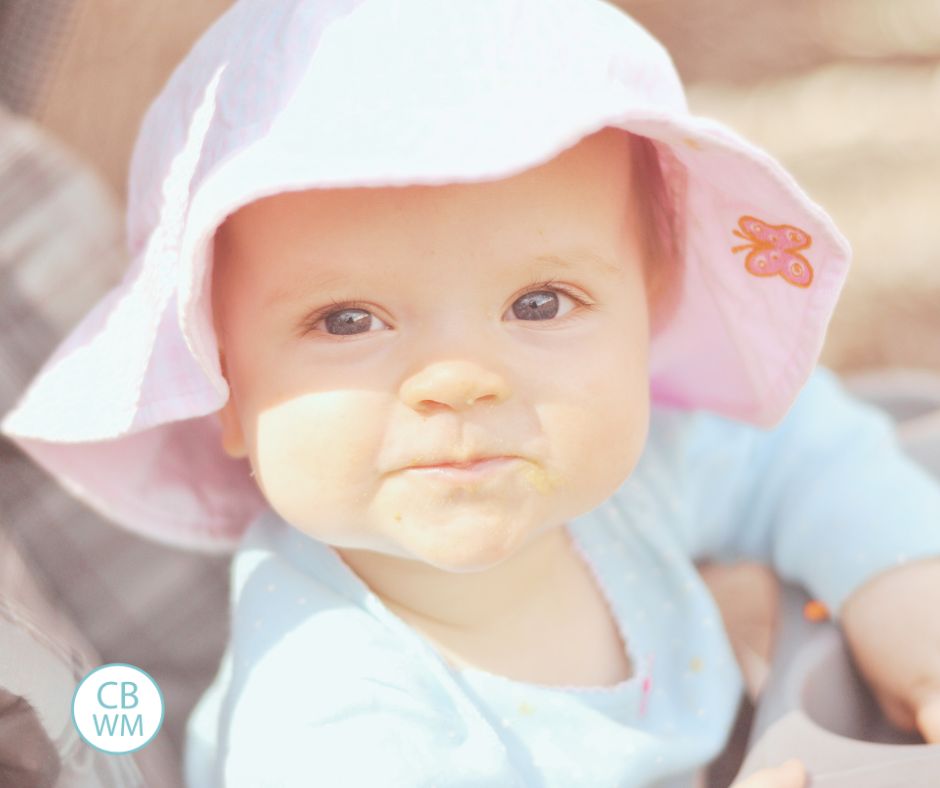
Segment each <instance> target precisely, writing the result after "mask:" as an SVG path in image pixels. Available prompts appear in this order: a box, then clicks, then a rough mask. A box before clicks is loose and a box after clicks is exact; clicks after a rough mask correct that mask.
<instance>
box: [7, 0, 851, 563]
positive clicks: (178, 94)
mask: <svg viewBox="0 0 940 788" xmlns="http://www.w3.org/2000/svg"><path fill="white" fill-rule="evenodd" d="M605 126H613V127H617V128H620V129H625V130H627V131H630V132H633V133H635V134H638V135H643V136H645V137H648V138H649V139H651V140H653V141H654V143H655V146H656V149H657V151H658V154H659V156H660V160H661V162H662V164H663V167H664V171H665V173H666V177H667V180H668V182H669V183H670V184H671V186H672V187H674V188H672V189H671V191H672V192H673V194H674V200H675V206H674V207H675V209H676V211H677V215H678V216H680V217H681V225H680V226H681V228H682V233H683V237H682V238H681V244H680V246H681V248H682V250H683V254H684V260H682V261H680V262H681V268H680V270H682V272H683V273H682V281H681V282H680V283H679V285H680V286H679V290H678V295H677V301H676V309H675V312H674V313H673V315H672V318H671V320H670V321H669V322H668V323H667V324H666V325H665V326H663V327H662V328H660V329H659V330H658V331H657V333H655V334H654V336H653V339H652V346H651V352H650V365H651V391H652V396H653V399H654V402H655V403H658V404H660V405H668V406H672V407H680V408H688V409H692V408H702V409H707V410H710V411H713V412H715V413H718V414H721V415H724V416H727V417H731V418H734V419H738V420H741V421H744V422H749V423H752V424H755V425H760V426H765V427H766V426H771V425H773V424H774V423H776V422H777V421H779V419H781V418H782V416H783V415H784V414H785V413H786V411H787V410H788V408H789V407H790V405H791V404H792V402H793V401H794V398H795V397H796V395H797V393H798V392H799V390H800V388H801V387H802V386H803V384H804V383H805V381H806V380H807V378H808V376H809V374H810V372H811V371H812V369H813V367H814V365H815V364H816V362H817V359H818V356H819V353H820V350H821V347H822V343H823V339H824V336H825V331H826V327H827V325H828V322H829V319H830V317H831V314H832V311H833V308H834V306H835V303H836V300H837V298H838V296H839V292H840V290H841V288H842V285H843V282H844V280H845V277H846V274H847V270H848V265H849V258H850V251H849V247H848V244H847V243H846V241H845V239H844V238H843V237H842V235H841V234H840V233H839V231H838V230H837V229H836V227H835V226H834V224H833V222H832V221H831V220H830V218H829V217H828V216H827V215H826V213H825V212H824V211H823V210H822V209H821V208H820V207H819V206H817V205H816V204H815V203H813V202H812V201H811V200H810V199H809V198H808V197H807V196H806V194H804V192H803V191H801V190H800V188H799V187H798V186H797V185H796V183H795V182H794V180H793V179H792V178H791V177H790V175H788V174H787V173H786V171H784V169H783V168H782V167H781V166H780V165H779V164H778V163H777V162H776V161H774V159H772V158H771V157H770V156H769V155H768V154H766V153H765V152H763V151H761V150H759V149H758V148H755V147H754V146H752V145H751V144H749V143H748V142H746V141H744V140H743V139H741V138H740V137H739V136H738V135H737V134H735V133H734V132H732V131H731V130H730V129H728V128H726V127H724V126H722V125H721V124H719V123H717V122H715V121H712V120H709V119H706V118H701V117H695V116H693V115H692V114H690V113H689V111H688V108H687V106H686V100H685V95H684V92H683V89H682V85H681V83H680V81H679V78H678V75H677V74H676V71H675V69H674V67H673V65H672V61H671V60H670V58H669V55H668V54H667V52H666V51H665V50H664V49H663V47H662V46H661V45H660V44H659V43H658V42H657V41H656V40H655V39H654V38H652V37H651V36H650V35H649V33H647V32H646V31H645V30H644V29H643V28H642V27H640V26H639V25H638V24H636V23H635V22H634V21H633V20H632V19H630V18H629V17H628V16H626V15H625V14H624V13H623V12H622V11H620V10H619V9H617V8H616V7H614V6H612V5H610V4H608V3H606V2H602V0H396V1H395V2H391V1H390V0H330V2H324V0H281V2H278V3H266V2H261V1H260V0H241V1H240V2H236V3H235V4H234V5H233V6H232V7H231V8H230V9H229V11H228V12H226V13H225V14H224V15H223V16H222V17H221V18H220V19H219V20H218V21H217V22H216V23H215V24H214V25H213V26H212V27H211V28H210V29H209V30H208V31H207V32H206V33H205V34H204V35H203V37H202V38H201V39H200V40H199V41H198V42H197V43H196V45H195V46H194V47H193V49H192V50H191V51H190V53H189V54H188V55H187V57H186V58H185V60H184V61H183V62H182V63H181V64H180V65H179V66H178V67H177V69H176V71H175V72H174V73H173V75H172V77H171V78H170V79H169V81H168V82H167V84H166V86H165V87H164V89H163V91H162V92H161V94H160V95H159V96H158V97H157V99H156V100H155V101H154V103H153V104H152V105H151V107H150V109H149V110H148V112H147V114H146V116H145V118H144V121H143V124H142V127H141V130H140V134H139V137H138V140H137V144H136V147H135V150H134V154H133V159H132V162H131V170H130V180H129V203H128V212H127V235H128V248H129V253H130V256H131V258H132V264H131V265H130V267H129V270H128V271H127V273H126V275H125V277H124V278H123V281H122V282H121V283H120V284H119V285H118V286H117V287H115V288H114V289H113V290H112V291H111V292H109V293H108V294H107V295H106V296H105V297H104V298H103V299H102V300H101V301H100V302H99V304H98V305H97V306H96V307H95V308H94V309H93V310H92V311H91V312H90V313H89V314H88V315H87V316H86V318H85V319H84V320H83V321H82V322H81V323H80V324H79V325H78V326H77V328H75V329H74V331H73V332H72V333H71V334H70V335H69V336H68V337H67V338H66V339H65V341H64V342H63V343H62V344H61V345H60V347H59V348H58V349H57V350H56V352H55V353H54V354H53V356H52V358H51V359H50V360H49V361H48V362H47V363H46V364H45V366H44V367H43V368H42V370H41V371H40V372H39V374H38V375H37V377H36V378H35V379H34V380H33V382H32V384H31V385H30V387H29V388H28V389H27V391H26V392H25V393H24V394H23V396H22V397H21V399H20V401H19V403H18V404H17V406H16V407H15V408H14V409H13V410H12V411H11V412H10V413H9V414H8V415H7V417H6V419H5V420H4V422H3V425H2V429H3V432H4V433H5V434H6V435H8V436H9V437H10V438H11V439H13V440H14V441H15V442H16V443H17V444H18V445H19V446H21V447H22V448H23V449H24V450H25V451H26V452H27V453H28V454H29V455H30V456H31V457H32V458H33V459H34V460H35V461H36V462H38V463H39V464H40V465H41V466H43V467H44V468H46V469H47V470H48V471H49V472H50V473H52V474H53V475H54V476H55V477H56V478H57V479H58V480H59V481H60V482H61V483H62V484H63V485H64V486H65V487H66V488H67V489H68V490H69V491H71V492H72V493H73V494H74V495H76V496H78V497H79V498H80V499H82V500H83V501H85V502H86V503H87V504H89V505H90V506H92V507H93V508H95V509H97V510H98V511H99V512H101V513H102V514H103V515H104V516H106V517H107V518H109V519H111V520H113V521H115V522H116V523H118V524H120V525H122V526H124V527H126V528H129V529H131V530H133V531H136V532H139V533H141V534H143V535H145V536H147V537H149V538H152V539H155V540H157V541H160V542H164V543H167V544H172V545H177V546H180V547H186V548H189V549H202V550H211V551H225V550H231V549H234V548H235V547H236V546H237V543H238V540H239V538H240V536H241V535H242V533H243V531H244V530H245V528H246V527H247V526H248V524H249V523H250V522H251V521H252V520H253V519H254V518H255V517H256V516H257V515H258V514H259V513H260V512H261V511H262V510H263V509H264V508H265V506H266V503H265V501H264V499H263V498H262V495H261V493H260V491H259V490H258V488H257V486H256V485H255V483H254V481H253V479H252V478H251V477H250V470H251V469H250V466H249V464H248V462H247V460H236V459H232V458H230V457H228V456H227V455H226V454H225V453H224V452H223V450H222V445H221V440H220V430H219V425H218V423H217V416H216V411H218V410H219V409H220V408H221V407H222V406H223V405H224V404H225V402H226V400H227V398H228V386H227V384H226V382H225V380H224V378H223V377H222V374H221V370H220V366H219V359H218V355H217V345H216V339H215V334H214V330H213V326H212V315H211V305H210V303H209V293H210V291H211V288H210V287H209V281H210V276H211V268H212V266H211V241H212V238H213V234H214V232H215V230H216V228H217V227H218V226H219V225H220V224H221V223H222V221H223V220H224V219H225V217H226V216H227V215H228V214H230V213H232V212H233V211H235V210H236V209H238V208H239V207H240V206H243V205H245V204H246V203H249V202H252V201H254V200H257V199H259V198H261V197H263V196H267V195H271V194H274V193H277V192H283V191H290V190H297V189H310V188H331V187H353V186H379V185H405V184H427V185H434V184H444V183H454V182H470V181H483V180H494V179H499V178H505V177H508V176H511V175H513V174H516V173H518V172H520V171H523V170H526V169H529V168H531V167H534V166H536V165H539V164H542V163H544V162H546V161H548V160H549V159H551V158H553V157H554V156H556V155H557V154H559V153H561V152H562V151H563V150H565V149H566V148H568V147H570V146H572V145H574V144H575V143H577V142H578V141H579V140H580V139H582V138H583V137H585V136H587V135H589V134H591V133H593V132H595V131H598V130H600V129H601V128H603V127H605ZM680 183H681V186H682V188H681V189H680V188H679V186H680Z"/></svg>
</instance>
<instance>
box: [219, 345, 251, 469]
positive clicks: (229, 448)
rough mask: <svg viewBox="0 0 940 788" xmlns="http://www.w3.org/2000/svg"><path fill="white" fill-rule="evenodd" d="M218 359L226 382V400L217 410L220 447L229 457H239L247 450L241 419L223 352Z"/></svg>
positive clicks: (244, 454)
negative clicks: (220, 439)
mask: <svg viewBox="0 0 940 788" xmlns="http://www.w3.org/2000/svg"><path fill="white" fill-rule="evenodd" d="M219 361H220V362H221V365H222V375H223V376H224V377H225V380H226V382H228V400H227V401H226V403H225V405H223V406H222V409H221V410H220V411H219V424H221V425H222V449H223V450H224V451H225V453H226V454H227V455H228V456H229V457H234V458H235V459H240V458H242V457H247V456H248V450H247V449H246V448H245V435H244V433H243V432H242V422H241V419H240V418H239V417H238V408H236V407H235V395H234V393H233V392H232V384H231V383H230V382H229V381H228V375H227V374H226V371H225V356H224V354H222V353H220V354H219Z"/></svg>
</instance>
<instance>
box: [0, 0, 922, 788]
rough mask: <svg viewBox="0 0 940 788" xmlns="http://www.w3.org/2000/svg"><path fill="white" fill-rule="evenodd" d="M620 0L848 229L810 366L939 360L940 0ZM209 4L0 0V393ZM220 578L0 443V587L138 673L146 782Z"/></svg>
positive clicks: (72, 297) (209, 622) (93, 261)
mask: <svg viewBox="0 0 940 788" xmlns="http://www.w3.org/2000/svg"><path fill="white" fill-rule="evenodd" d="M273 1H276V0H272V2H273ZM323 2H328V0H323ZM616 2H617V4H618V5H620V6H621V7H623V8H624V9H625V10H627V11H628V12H629V13H631V14H632V15H633V16H634V17H635V18H636V19H638V20H639V21H640V22H641V23H642V24H643V25H645V26H646V27H647V28H648V29H649V30H650V31H651V32H652V33H653V34H654V35H655V36H657V37H658V38H659V39H660V40H661V41H662V42H663V43H664V44H665V45H666V47H667V49H669V51H670V52H671V53H672V56H673V59H674V60H675V63H676V66H677V68H678V70H679V72H680V74H681V76H682V77H683V80H684V81H685V83H686V86H687V90H688V95H689V100H690V103H691V105H692V107H693V109H694V110H695V111H697V112H698V113H700V114H704V115H709V116H712V117H715V118H717V119H719V120H722V121H724V122H725V123H727V124H729V125H731V126H732V127H734V128H735V129H737V130H738V131H739V132H741V133H742V134H743V135H744V136H745V137H748V138H750V139H751V140H753V141H754V142H756V143H757V144H758V145H760V146H762V147H764V148H766V149H767V150H769V151H770V152H771V153H772V154H774V155H775V156H776V157H777V158H778V159H780V160H781V161H782V162H783V164H784V165H785V166H787V167H788V168H789V169H790V170H791V171H792V172H793V173H794V175H795V176H796V178H797V180H798V181H799V182H800V183H801V184H802V185H803V187H804V188H806V189H807V190H808V191H809V193H810V195H811V196H812V197H813V198H814V199H815V200H816V201H817V202H818V203H820V204H821V205H822V206H823V207H825V208H826V209H827V210H828V211H829V212H830V213H831V214H832V215H833V216H834V217H835V219H836V221H837V223H838V224H839V225H840V227H841V228H842V231H843V232H844V233H845V235H846V236H847V237H848V239H849V241H850V242H851V244H852V246H853V247H854V249H855V262H854V266H853V269H852V271H851V274H850V276H849V279H848V283H847V285H846V288H845V290H844V295H843V298H842V301H841V302H840V305H839V307H838V309H837V311H836V314H835V317H834V319H833V322H832V324H831V329H830V332H829V335H828V339H827V342H826V345H825V348H824V354H823V361H824V363H826V364H827V365H829V366H831V367H833V368H835V369H836V370H837V371H840V372H845V373H848V372H861V371H864V370H866V369H874V368H878V367H885V366H891V367H907V368H914V369H917V368H919V369H923V370H933V371H934V372H935V373H940V0H761V2H759V3H758V2H751V3H744V2H740V0H737V1H736V2H731V0H616ZM229 5H230V0H198V1H197V2H193V0H160V2H159V3H158V2H153V1H152V0H0V413H3V412H6V411H7V410H8V409H9V408H10V407H11V406H12V405H13V402H14V400H15V398H16V397H17V396H18V395H19V393H20V392H21V391H22V389H23V388H24V387H25V385H26V384H27V382H28V381H29V379H30V378H31V377H32V375H33V374H34V372H35V371H36V369H37V368H38V367H39V365H40V364H41V363H42V362H43V361H44V360H45V358H46V357H47V355H48V354H49V353H50V352H51V350H52V349H53V347H54V346H55V344H56V343H57V342H58V340H59V339H60V338H61V337H62V336H63V335H64V334H65V333H66V331H67V330H68V329H70V328H71V327H72V326H73V325H74V323H76V322H77V321H78V319H79V318H80V317H81V316H82V315H83V314H84V313H85V312H86V311H87V310H88V309H89V308H90V306H91V305H92V304H93V303H94V302H95V301H96V300H97V298H98V297H99V296H100V295H101V294H102V293H103V292H104V291H105V289H106V288H107V287H108V286H109V285H110V284H111V283H113V282H115V281H116V280H117V279H118V278H119V277H120V276H121V274H122V272H123V270H124V267H125V265H126V260H125V258H124V252H123V201H124V198H125V186H126V177H127V169H128V162H129V158H130V152H131V147H132V144H133V141H134V138H135V136H136V133H137V129H138V127H139V124H140V121H141V119H142V116H143V113H144V111H145V110H146V108H147V106H148V105H149V103H150V102H151V101H152V99H153V98H154V97H155V96H156V94H157V92H158V91H159V89H160V88H161V86H162V85H163V83H164V82H165V81H166V79H167V78H168V77H169V75H170V73H171V71H172V69H173V67H174V65H175V64H176V63H177V62H178V61H179V60H180V58H182V56H183V55H184V54H185V52H186V51H187V50H188V49H189V47H190V46H191V45H192V43H193V41H195V39H196V38H197V37H198V36H199V35H200V34H201V33H202V32H203V31H204V30H205V28H206V27H207V26H208V25H209V24H210V23H211V22H212V21H213V20H214V19H215V18H216V17H217V16H218V15H219V14H221V13H222V12H223V11H224V10H225V9H226V8H227V7H228V6H229ZM934 384H935V385H936V379H935V380H934ZM936 394H937V397H938V398H940V390H938V391H937V392H936ZM227 583H228V575H227V558H225V557H217V558H211V559H210V558H206V557H204V556H200V555H190V554H187V553H184V552H182V551H175V550H172V549H170V548H166V547H163V546H161V545H158V544H155V543H150V542H147V541H145V540H142V539H139V538H137V537H135V536H131V535H129V534H127V533H124V532H122V531H120V530H119V529H116V528H114V527H113V526H111V525H109V524H108V523H106V522H105V521H103V520H102V519H101V518H100V517H99V516H98V515H96V514H95V513H93V512H91V511H90V510H88V509H87V508H86V507H84V506H81V505H80V504H78V503H77V502H76V501H75V500H74V499H73V498H71V497H70V496H69V495H67V494H66V493H65V492H64V491H63V490H62V489H60V488H59V487H58V486H57V485H56V484H55V483H54V482H52V481H51V480H50V479H49V478H48V477H46V476H45V475H44V474H43V473H42V472H41V471H40V470H39V469H38V468H37V467H36V466H34V465H33V464H32V463H30V462H29V461H28V460H27V459H26V458H25V457H23V456H22V455H21V454H20V453H19V452H18V451H17V450H16V449H15V448H14V447H13V446H12V445H10V444H9V443H8V442H7V441H5V440H2V439H0V602H5V601H8V600H9V599H13V601H14V602H17V603H19V604H20V606H21V607H22V608H24V609H28V610H29V611H30V613H31V615H32V616H33V618H34V620H39V621H41V622H42V621H45V622H46V623H44V625H43V626H44V629H45V630H46V631H47V632H54V633H55V636H56V638H58V642H59V643H60V644H61V645H62V649H61V650H60V651H61V653H71V654H72V655H73V656H72V663H71V664H67V665H65V667H66V668H67V669H68V670H69V671H73V672H77V674H78V675H81V674H82V670H83V669H84V668H83V667H82V666H83V665H84V666H87V665H98V664H102V663H104V662H108V661H123V662H130V663H132V664H134V665H138V666H140V667H142V668H144V669H145V670H147V671H148V672H149V673H150V674H151V675H152V676H154V677H155V678H156V679H157V681H158V683H159V684H160V686H161V688H162V689H163V692H164V696H165V698H166V703H167V716H166V721H165V724H164V729H165V733H166V735H165V736H161V737H158V739H157V740H155V742H154V743H153V744H151V745H149V746H148V747H147V748H145V749H143V750H141V751H140V753H138V754H137V755H135V758H136V759H137V760H138V761H139V764H140V768H141V769H142V770H143V771H144V773H145V774H147V775H148V778H149V782H150V783H151V784H153V785H159V786H161V788H163V787H166V788H172V786H174V785H177V784H178V780H179V772H178V757H179V754H180V752H181V747H182V741H183V725H184V721H185V719H186V715H187V714H188V712H189V709H190V708H191V705H192V703H193V702H194V700H195V699H196V697H197V696H198V695H199V694H200V693H201V692H202V690H203V689H204V688H205V686H206V685H207V684H208V683H209V681H210V680H211V678H212V676H213V674H214V672H215V670H216V668H217V666H218V661H219V657H220V653H221V650H222V648H223V646H224V643H225V641H226V638H227V626H228V624H227ZM748 593H749V595H750V596H751V597H753V590H751V591H749V592H748ZM738 596H741V595H740V594H738ZM43 610H44V611H45V613H44V614H43V615H46V614H48V615H47V618H45V619H44V618H43V615H40V614H39V612H38V611H43ZM2 613H3V609H2V605H0V614H2ZM761 623H762V624H766V622H765V621H763V620H762V621H761ZM66 647H67V648H66ZM76 654H84V655H85V656H84V657H83V658H82V659H81V660H78V659H77V658H76V657H75V655H76ZM3 657H4V649H2V648H0V668H3V665H4V661H3ZM3 678H4V677H3V675H2V671H0V686H3V685H4V681H3ZM70 728H71V726H67V727H66V728H65V729H63V730H62V731H61V734H60V735H61V736H63V737H65V736H67V735H68V734H69V731H70ZM55 735H56V733H55V731H50V736H53V737H54V736H55ZM56 744H57V746H59V748H60V750H62V751H64V750H63V749H62V748H63V746H64V745H63V744H62V741H60V740H59V739H56ZM148 759H149V762H148ZM0 781H2V780H0ZM72 784H76V783H72ZM723 784H727V782H725V783H723Z"/></svg>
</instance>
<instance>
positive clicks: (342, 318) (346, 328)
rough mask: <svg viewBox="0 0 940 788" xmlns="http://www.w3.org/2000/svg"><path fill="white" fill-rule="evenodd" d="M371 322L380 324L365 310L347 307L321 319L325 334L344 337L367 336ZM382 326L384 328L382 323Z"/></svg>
mask: <svg viewBox="0 0 940 788" xmlns="http://www.w3.org/2000/svg"><path fill="white" fill-rule="evenodd" d="M373 320H378V322H379V323H382V321H381V320H379V318H377V317H376V316H375V315H373V314H372V313H371V312H367V311H366V310H365V309H359V308H358V307H347V308H345V309H339V310H337V311H335V312H330V313H329V314H328V315H325V316H324V317H323V320H322V322H323V325H324V327H325V328H326V333H327V334H332V335H334V336H337V335H338V336H345V335H348V334H367V333H368V332H369V328H370V326H371V325H372V321H373ZM382 325H383V326H384V325H385V323H382Z"/></svg>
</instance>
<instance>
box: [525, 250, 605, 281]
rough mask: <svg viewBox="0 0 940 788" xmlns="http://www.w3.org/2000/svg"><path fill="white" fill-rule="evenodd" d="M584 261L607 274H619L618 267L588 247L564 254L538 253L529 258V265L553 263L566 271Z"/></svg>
mask: <svg viewBox="0 0 940 788" xmlns="http://www.w3.org/2000/svg"><path fill="white" fill-rule="evenodd" d="M579 262H580V263H586V264H587V265H590V266H592V267H593V268H595V269H597V270H599V271H602V272H604V273H608V274H615V275H616V274H619V273H620V268H619V267H618V266H616V265H614V264H613V263H612V262H611V261H610V260H608V259H607V258H606V257H604V256H603V255H600V254H598V253H597V252H594V251H591V250H590V249H575V250H572V251H570V252H568V253H566V254H564V255H557V254H540V255H537V256H536V257H533V258H531V260H530V261H529V265H553V266H555V267H557V268H564V269H566V270H568V271H570V270H572V269H574V268H577V267H578V263H579Z"/></svg>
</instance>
